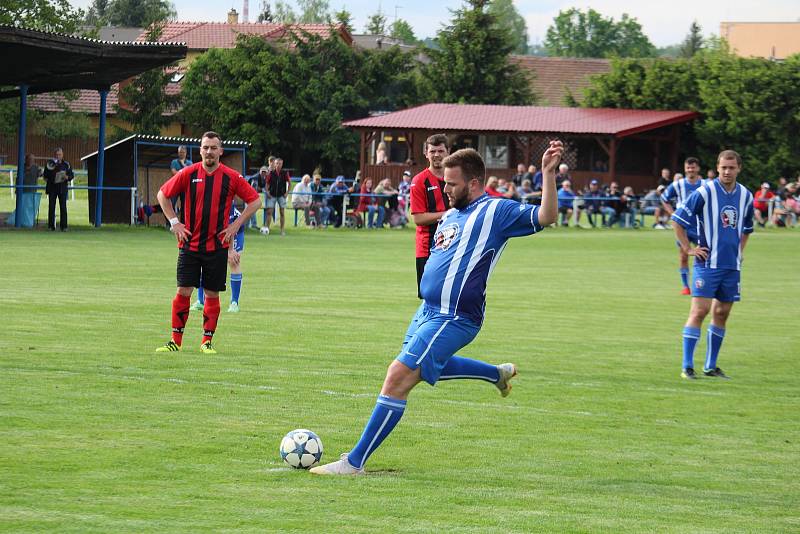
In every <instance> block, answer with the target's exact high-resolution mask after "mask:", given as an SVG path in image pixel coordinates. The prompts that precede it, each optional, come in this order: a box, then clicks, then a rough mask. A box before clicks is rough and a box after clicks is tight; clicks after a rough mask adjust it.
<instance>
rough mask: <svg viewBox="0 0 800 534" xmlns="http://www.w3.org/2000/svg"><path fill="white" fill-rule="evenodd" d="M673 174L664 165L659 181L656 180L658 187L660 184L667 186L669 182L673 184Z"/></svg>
mask: <svg viewBox="0 0 800 534" xmlns="http://www.w3.org/2000/svg"><path fill="white" fill-rule="evenodd" d="M671 175H672V173H671V172H670V170H669V169H668V168H666V167H664V168H663V169H661V176H659V177H658V181H657V182H656V187H658V186H659V185H663V186H664V187H667V186H668V185H669V184H671V183H672V178H670V176H671Z"/></svg>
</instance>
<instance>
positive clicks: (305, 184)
mask: <svg viewBox="0 0 800 534" xmlns="http://www.w3.org/2000/svg"><path fill="white" fill-rule="evenodd" d="M292 207H293V208H294V209H295V210H303V214H304V216H305V221H306V226H308V225H310V224H311V176H309V175H308V174H305V175H303V179H302V180H300V181H299V182H298V183H297V185H295V186H294V189H293V190H292Z"/></svg>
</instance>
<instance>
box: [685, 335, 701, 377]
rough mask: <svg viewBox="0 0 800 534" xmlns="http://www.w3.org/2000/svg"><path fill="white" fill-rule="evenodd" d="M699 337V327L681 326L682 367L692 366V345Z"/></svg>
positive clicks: (695, 343)
mask: <svg viewBox="0 0 800 534" xmlns="http://www.w3.org/2000/svg"><path fill="white" fill-rule="evenodd" d="M698 339H700V329H699V328H695V327H693V326H684V327H683V368H684V369H689V368H690V367H691V368H694V347H695V345H697V340H698Z"/></svg>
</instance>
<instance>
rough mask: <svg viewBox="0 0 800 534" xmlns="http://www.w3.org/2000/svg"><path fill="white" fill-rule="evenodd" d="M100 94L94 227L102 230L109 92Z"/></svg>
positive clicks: (103, 91) (104, 91)
mask: <svg viewBox="0 0 800 534" xmlns="http://www.w3.org/2000/svg"><path fill="white" fill-rule="evenodd" d="M99 93H100V132H99V133H98V134H97V135H98V139H97V189H96V190H95V197H94V198H95V205H94V208H95V210H94V226H95V228H100V224H101V221H102V220H103V171H104V170H105V163H106V161H105V159H106V158H105V156H106V97H107V96H108V90H107V89H104V90H102V91H99Z"/></svg>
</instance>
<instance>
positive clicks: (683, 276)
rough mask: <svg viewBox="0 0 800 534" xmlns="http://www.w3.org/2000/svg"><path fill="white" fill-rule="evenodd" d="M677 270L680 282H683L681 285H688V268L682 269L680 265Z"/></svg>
mask: <svg viewBox="0 0 800 534" xmlns="http://www.w3.org/2000/svg"><path fill="white" fill-rule="evenodd" d="M678 272H680V273H681V283H682V284H683V287H689V269H688V268H686V269H684V268H683V267H681V268H680V269H678Z"/></svg>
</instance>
